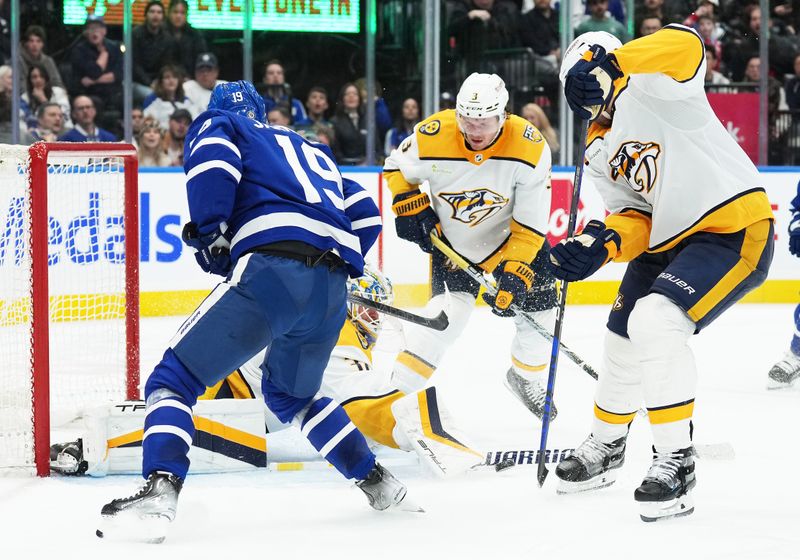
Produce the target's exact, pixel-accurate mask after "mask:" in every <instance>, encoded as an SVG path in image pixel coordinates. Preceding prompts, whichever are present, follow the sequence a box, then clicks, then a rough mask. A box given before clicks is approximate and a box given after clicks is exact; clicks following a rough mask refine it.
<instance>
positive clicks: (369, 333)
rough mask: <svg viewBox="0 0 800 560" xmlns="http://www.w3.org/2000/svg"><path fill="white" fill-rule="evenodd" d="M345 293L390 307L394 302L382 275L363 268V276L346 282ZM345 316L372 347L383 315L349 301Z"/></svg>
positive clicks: (376, 338)
mask: <svg viewBox="0 0 800 560" xmlns="http://www.w3.org/2000/svg"><path fill="white" fill-rule="evenodd" d="M347 291H348V292H349V293H351V294H355V295H357V296H361V297H363V298H366V299H369V300H372V301H375V302H378V303H384V304H386V305H391V304H392V301H394V293H393V291H392V283H391V282H390V281H389V279H388V278H386V277H385V276H384V275H383V274H381V273H380V272H378V271H377V270H372V269H370V268H369V267H367V266H365V267H364V275H363V276H361V277H360V278H355V279H351V280H348V281H347ZM347 315H348V317H349V319H350V320H351V321H352V322H353V324H354V325H355V326H356V329H357V330H358V332H359V334H360V335H361V336H363V337H364V338H365V339H366V341H367V344H368V345H369V346H372V345H374V344H375V342H376V341H377V340H378V334H380V330H381V323H382V322H383V315H382V314H381V313H380V312H378V311H377V310H376V309H372V308H371V307H365V306H363V305H359V304H357V303H353V302H351V301H348V302H347Z"/></svg>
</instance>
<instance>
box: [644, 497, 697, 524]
mask: <svg viewBox="0 0 800 560" xmlns="http://www.w3.org/2000/svg"><path fill="white" fill-rule="evenodd" d="M693 512H694V500H693V499H692V496H691V495H690V494H684V495H683V496H681V497H679V498H675V499H674V500H669V501H666V502H639V517H641V518H642V521H644V522H645V523H652V522H654V521H664V520H666V519H674V518H676V517H683V516H685V515H691V514H692V513H693Z"/></svg>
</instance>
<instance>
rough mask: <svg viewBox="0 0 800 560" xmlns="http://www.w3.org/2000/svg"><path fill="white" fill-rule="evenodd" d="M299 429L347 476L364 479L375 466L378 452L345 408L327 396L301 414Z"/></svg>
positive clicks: (314, 401) (317, 400)
mask: <svg viewBox="0 0 800 560" xmlns="http://www.w3.org/2000/svg"><path fill="white" fill-rule="evenodd" d="M298 419H299V421H300V430H301V431H302V432H303V435H304V436H306V438H308V441H310V442H311V445H313V446H314V449H316V450H317V451H319V454H320V455H322V456H323V457H324V458H325V459H326V460H327V461H328V462H329V463H330V464H331V465H333V466H334V467H335V468H336V470H338V471H339V472H340V473H342V474H343V475H344V476H345V478H354V479H356V480H364V479H365V478H366V477H367V474H369V472H370V471H371V470H372V469H373V468H374V467H375V454H374V453H372V451H370V449H369V446H367V440H366V439H364V436H363V435H361V432H359V431H358V430H357V429H356V427H355V425H354V424H353V423H352V422H351V421H350V417H348V416H347V413H346V412H345V411H344V409H343V408H342V407H341V406H340V405H339V404H338V403H337V402H335V401H333V400H332V399H330V398H328V397H320V398H316V399H314V400H313V401H311V404H309V405H308V407H306V408H305V409H304V410H302V411H301V412H300V414H299V415H298Z"/></svg>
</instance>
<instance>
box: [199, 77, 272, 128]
mask: <svg viewBox="0 0 800 560" xmlns="http://www.w3.org/2000/svg"><path fill="white" fill-rule="evenodd" d="M208 108H209V109H219V110H222V111H229V112H231V113H236V114H237V115H241V116H243V117H247V118H248V119H253V120H255V121H258V122H260V123H266V122H267V120H266V119H267V111H266V107H265V106H264V98H263V97H261V96H260V95H259V94H258V92H257V91H256V88H255V86H253V84H251V83H250V82H247V81H245V80H239V81H238V82H227V83H224V84H219V85H217V86H215V87H214V91H212V92H211V99H210V100H209V102H208Z"/></svg>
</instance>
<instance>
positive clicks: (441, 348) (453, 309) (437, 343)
mask: <svg viewBox="0 0 800 560" xmlns="http://www.w3.org/2000/svg"><path fill="white" fill-rule="evenodd" d="M474 307H475V297H474V296H473V295H472V294H469V293H466V292H446V293H444V294H440V295H437V296H434V297H433V298H431V300H430V301H429V302H428V304H427V305H426V306H425V310H424V311H423V312H422V314H423V315H425V316H428V317H432V316H435V315H436V314H438V313H439V312H440V311H442V310H444V311H445V312H446V313H447V317H448V319H449V326H448V327H447V328H446V329H445V330H443V331H434V330H431V329H426V328H424V327H420V326H416V325H406V326H404V331H405V334H406V349H405V350H403V351H402V352H400V354H399V355H398V356H397V361H396V362H395V364H394V368H393V371H392V385H394V387H396V388H397V389H399V390H400V391H403V392H404V393H413V392H415V391H418V390H420V389H422V388H423V387H424V386H425V384H426V383H427V382H428V379H430V377H431V376H432V375H433V372H434V371H435V370H436V367H437V366H438V365H439V362H440V361H441V360H442V357H443V356H444V353H445V351H446V350H447V349H448V348H449V347H450V346H451V345H452V344H453V342H454V341H455V340H456V339H457V338H458V337H459V336H461V333H462V332H464V328H465V327H466V325H467V320H468V319H469V316H470V314H471V313H472V310H473V308H474Z"/></svg>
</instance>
